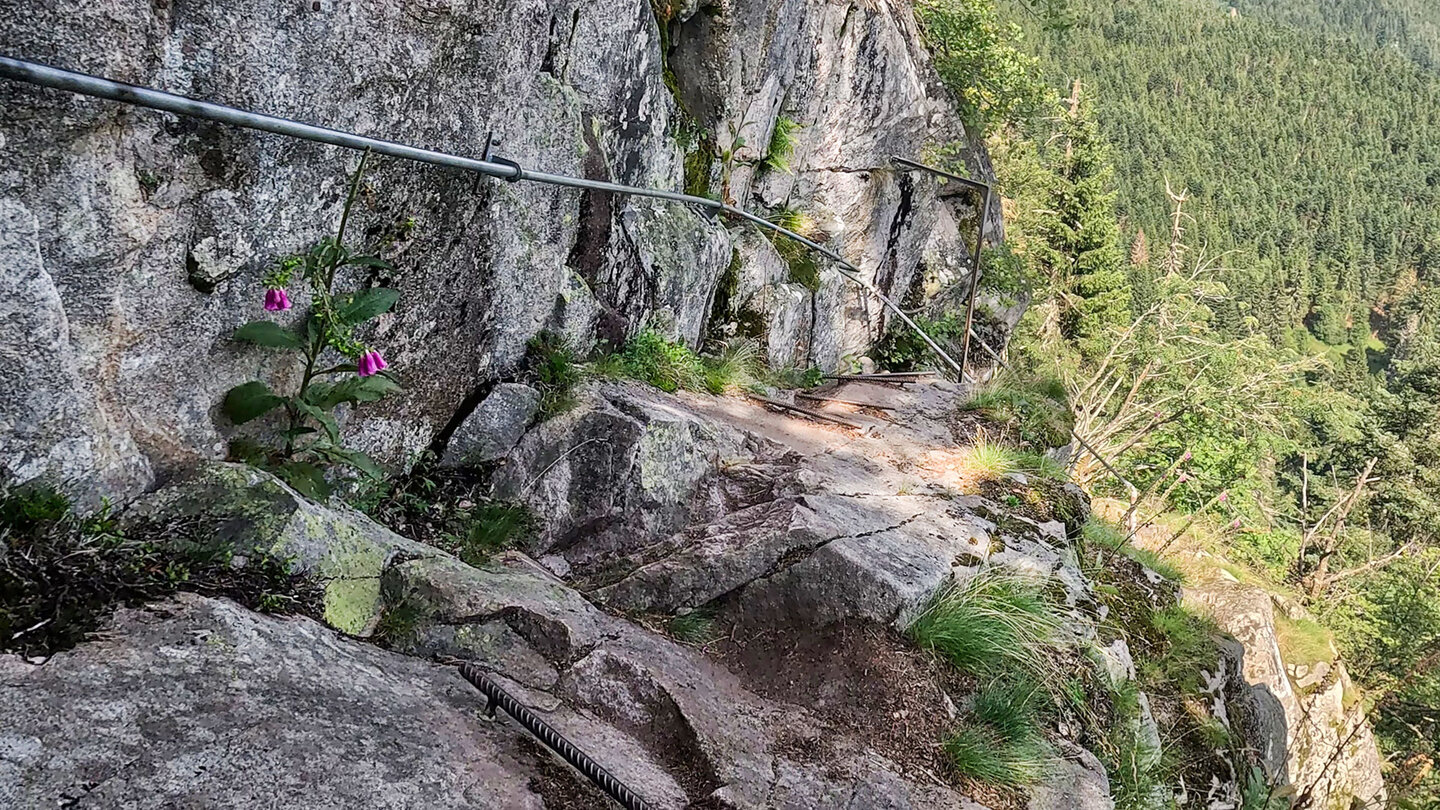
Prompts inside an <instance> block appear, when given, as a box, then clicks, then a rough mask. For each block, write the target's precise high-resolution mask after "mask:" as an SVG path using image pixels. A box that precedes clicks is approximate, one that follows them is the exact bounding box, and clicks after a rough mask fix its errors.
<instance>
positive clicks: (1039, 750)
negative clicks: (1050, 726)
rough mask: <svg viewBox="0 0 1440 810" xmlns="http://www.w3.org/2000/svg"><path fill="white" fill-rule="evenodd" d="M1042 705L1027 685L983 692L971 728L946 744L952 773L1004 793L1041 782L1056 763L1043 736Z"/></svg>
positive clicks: (995, 685) (1019, 682)
mask: <svg viewBox="0 0 1440 810" xmlns="http://www.w3.org/2000/svg"><path fill="white" fill-rule="evenodd" d="M1043 699H1044V696H1043V693H1042V691H1041V689H1040V688H1039V687H1038V686H1036V685H1035V684H1034V682H1032V681H1029V680H1027V679H1001V680H996V681H992V682H991V683H989V684H987V685H986V686H984V687H983V688H982V689H981V690H980V692H979V693H978V694H976V695H975V705H974V707H973V708H972V709H971V712H970V714H971V720H970V722H969V723H967V724H966V725H965V726H964V727H962V728H961V729H960V730H959V731H958V732H956V733H955V734H954V735H953V736H951V737H950V738H949V739H948V740H946V741H945V744H944V749H945V754H946V756H947V757H948V759H949V762H950V767H951V768H953V769H954V771H955V772H956V773H957V774H959V775H960V776H963V777H965V778H967V779H970V780H973V781H976V782H983V783H986V784H991V785H999V786H1002V787H1011V788H1016V787H1023V786H1025V785H1030V784H1034V783H1035V782H1038V781H1039V780H1040V779H1041V778H1043V777H1044V776H1045V774H1046V773H1047V772H1048V771H1049V770H1050V769H1051V767H1052V766H1053V764H1054V761H1055V755H1054V752H1053V751H1052V750H1051V748H1050V745H1049V743H1048V742H1046V740H1045V736H1044V735H1043V734H1042V733H1041V731H1040V717H1039V712H1040V708H1041V706H1042V705H1043Z"/></svg>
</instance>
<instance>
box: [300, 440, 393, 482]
mask: <svg viewBox="0 0 1440 810" xmlns="http://www.w3.org/2000/svg"><path fill="white" fill-rule="evenodd" d="M314 449H315V451H316V452H318V453H320V454H321V455H323V456H325V457H326V458H328V459H330V460H331V461H334V462H338V463H340V464H348V465H350V466H351V467H354V468H355V469H357V470H359V471H360V472H362V473H364V474H365V475H366V476H368V477H369V478H371V479H372V480H375V481H381V480H383V479H384V478H385V471H384V470H382V469H380V465H378V464H376V463H375V460H374V459H372V458H370V457H369V456H367V455H365V454H364V453H362V452H360V451H359V450H350V449H347V448H344V447H338V446H334V445H321V446H317V447H316V448H314Z"/></svg>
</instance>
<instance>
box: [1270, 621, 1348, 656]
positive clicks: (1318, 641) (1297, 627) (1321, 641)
mask: <svg viewBox="0 0 1440 810" xmlns="http://www.w3.org/2000/svg"><path fill="white" fill-rule="evenodd" d="M1275 639H1276V641H1278V642H1279V644H1280V653H1281V655H1282V656H1283V657H1284V658H1285V661H1286V662H1287V663H1290V664H1314V663H1315V662H1317V661H1324V662H1326V663H1327V664H1333V663H1335V646H1334V644H1333V642H1332V641H1331V636H1330V631H1329V630H1327V629H1325V628H1324V627H1323V626H1322V625H1321V624H1320V623H1319V622H1316V621H1314V620H1312V619H1292V618H1290V617H1289V616H1287V615H1285V613H1284V612H1283V611H1278V610H1277V611H1276V612H1275Z"/></svg>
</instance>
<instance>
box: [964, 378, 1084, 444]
mask: <svg viewBox="0 0 1440 810" xmlns="http://www.w3.org/2000/svg"><path fill="white" fill-rule="evenodd" d="M960 410H962V411H973V412H976V413H979V414H980V415H981V416H983V417H985V419H987V420H989V421H991V422H994V423H996V424H998V425H1003V426H1005V427H1008V428H1011V429H1013V430H1014V431H1015V432H1016V433H1017V434H1018V435H1019V437H1020V439H1021V441H1023V442H1025V443H1026V444H1028V445H1030V446H1032V447H1036V448H1044V447H1063V446H1065V445H1066V444H1069V443H1070V430H1071V428H1073V427H1074V424H1075V423H1074V417H1073V416H1072V415H1071V413H1070V403H1069V398H1068V395H1067V394H1066V392H1065V386H1064V384H1062V383H1061V382H1060V381H1059V380H1056V379H1048V378H1019V377H1007V378H1002V380H1001V381H999V382H994V383H991V384H990V385H989V386H987V387H985V388H983V389H981V390H980V391H977V392H976V393H975V394H974V395H973V396H971V397H970V399H968V400H966V401H965V402H964V403H962V404H961V405H960Z"/></svg>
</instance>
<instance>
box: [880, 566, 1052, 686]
mask: <svg viewBox="0 0 1440 810" xmlns="http://www.w3.org/2000/svg"><path fill="white" fill-rule="evenodd" d="M1059 627H1060V617H1059V615H1058V613H1057V612H1056V609H1055V606H1054V603H1053V602H1052V601H1051V600H1050V599H1049V598H1048V597H1046V596H1045V594H1044V591H1043V590H1042V586H1041V584H1040V583H1039V582H1037V581H1035V580H1034V579H1032V578H1029V577H1023V576H1020V575H1017V574H1014V573H1006V572H1001V571H997V570H995V569H985V570H982V571H981V572H980V573H979V574H976V575H975V576H972V577H970V578H968V579H966V580H964V581H962V582H958V583H954V584H952V585H951V586H949V587H947V588H945V589H943V590H941V591H940V592H939V593H937V594H936V595H935V597H934V598H932V599H931V600H930V603H929V604H928V605H927V606H926V608H925V609H924V610H923V611H922V612H921V613H920V615H919V616H917V617H916V618H915V620H914V621H912V622H911V623H910V626H909V628H908V632H909V635H910V638H911V639H913V640H914V641H915V643H917V644H919V645H920V646H921V647H923V648H925V649H929V650H934V651H935V652H937V653H939V654H941V655H943V656H944V657H946V658H948V659H949V660H950V662H951V663H953V664H954V665H955V666H957V667H959V668H960V669H961V670H963V671H965V672H969V673H973V674H977V675H985V674H998V673H1004V672H1012V673H1013V672H1029V673H1043V672H1047V671H1048V670H1050V669H1051V665H1050V659H1049V652H1050V650H1051V648H1052V647H1053V645H1054V644H1055V643H1056V637H1057V635H1056V634H1057V632H1058V629H1059Z"/></svg>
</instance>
